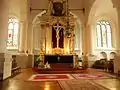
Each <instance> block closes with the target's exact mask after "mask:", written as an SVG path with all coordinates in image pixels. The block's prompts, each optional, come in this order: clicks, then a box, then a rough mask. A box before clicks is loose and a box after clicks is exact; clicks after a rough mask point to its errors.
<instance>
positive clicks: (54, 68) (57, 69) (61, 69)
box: [33, 63, 86, 73]
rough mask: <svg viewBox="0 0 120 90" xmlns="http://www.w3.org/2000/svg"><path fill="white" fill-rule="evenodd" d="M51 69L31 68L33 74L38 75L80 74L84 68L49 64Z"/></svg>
mask: <svg viewBox="0 0 120 90" xmlns="http://www.w3.org/2000/svg"><path fill="white" fill-rule="evenodd" d="M50 66H51V68H49V69H46V68H33V71H34V72H38V73H77V72H78V73H80V72H85V71H86V69H85V68H82V67H81V68H73V67H72V64H66V63H65V64H63V63H62V64H60V63H59V64H50Z"/></svg>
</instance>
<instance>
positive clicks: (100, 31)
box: [96, 20, 112, 48]
mask: <svg viewBox="0 0 120 90" xmlns="http://www.w3.org/2000/svg"><path fill="white" fill-rule="evenodd" d="M96 32H97V47H103V48H110V47H112V45H111V26H110V23H109V22H107V21H104V20H102V21H98V22H97V25H96Z"/></svg>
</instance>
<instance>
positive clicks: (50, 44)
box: [36, 0, 76, 63]
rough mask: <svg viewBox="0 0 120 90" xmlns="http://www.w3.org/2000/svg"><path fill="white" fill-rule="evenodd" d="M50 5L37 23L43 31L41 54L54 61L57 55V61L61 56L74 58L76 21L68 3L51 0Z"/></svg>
mask: <svg viewBox="0 0 120 90" xmlns="http://www.w3.org/2000/svg"><path fill="white" fill-rule="evenodd" d="M48 3H49V6H48V9H47V10H46V11H44V12H43V14H42V15H41V16H39V17H38V20H37V21H36V24H40V29H41V32H40V33H41V36H40V54H44V55H45V58H48V57H46V55H48V56H49V57H51V58H52V59H53V57H52V56H54V55H57V56H58V57H56V58H57V60H59V59H58V58H59V57H60V55H62V56H66V55H68V57H69V56H73V55H74V36H75V31H74V27H75V20H76V19H75V17H74V16H73V15H72V14H71V13H70V12H69V8H68V1H67V0H49V2H48ZM45 58H44V59H45ZM62 58H63V57H62ZM65 58H66V57H65ZM54 59H55V58H54ZM66 59H67V58H66ZM69 59H70V58H69ZM72 59H74V57H72ZM54 62H55V61H54ZM73 62H74V61H73ZM73 62H72V63H73Z"/></svg>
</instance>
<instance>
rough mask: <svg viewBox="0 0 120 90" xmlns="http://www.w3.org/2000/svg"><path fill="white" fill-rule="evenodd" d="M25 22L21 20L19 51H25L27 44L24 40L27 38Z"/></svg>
mask: <svg viewBox="0 0 120 90" xmlns="http://www.w3.org/2000/svg"><path fill="white" fill-rule="evenodd" d="M23 27H24V22H22V21H21V22H20V39H19V40H20V41H19V51H20V52H23V51H24V49H25V44H24V40H25V38H24V36H25V35H24V28H23Z"/></svg>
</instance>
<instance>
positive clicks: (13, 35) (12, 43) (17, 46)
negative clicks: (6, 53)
mask: <svg viewBox="0 0 120 90" xmlns="http://www.w3.org/2000/svg"><path fill="white" fill-rule="evenodd" d="M10 19H11V20H10ZM10 23H12V24H13V28H12V29H9V24H10ZM16 23H17V24H16ZM15 25H18V28H17V29H15V27H16V26H15ZM19 29H20V23H19V20H18V19H17V18H15V17H9V18H8V34H7V43H6V44H7V45H6V46H7V49H10V50H12V49H15V50H16V49H18V48H19V31H20V30H19ZM9 30H11V31H12V40H11V45H10V46H9V45H8V40H9ZM16 30H17V34H14V33H15V32H16ZM15 35H17V36H16V37H15ZM15 38H17V40H16V41H15V40H14V39H15ZM15 43H16V46H15Z"/></svg>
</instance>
